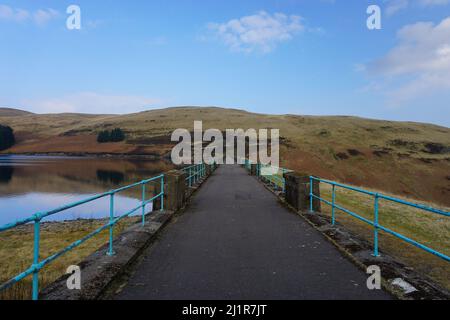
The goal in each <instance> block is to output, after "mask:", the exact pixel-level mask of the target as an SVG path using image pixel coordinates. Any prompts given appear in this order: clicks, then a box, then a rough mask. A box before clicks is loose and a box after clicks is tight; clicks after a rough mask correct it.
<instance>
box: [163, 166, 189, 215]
mask: <svg viewBox="0 0 450 320" xmlns="http://www.w3.org/2000/svg"><path fill="white" fill-rule="evenodd" d="M185 179H186V174H185V173H184V172H183V171H179V170H171V171H169V172H167V173H166V175H165V177H164V180H165V185H164V193H165V195H164V209H167V210H172V211H177V210H179V209H181V208H182V207H183V206H184V204H185V202H186V183H185Z"/></svg>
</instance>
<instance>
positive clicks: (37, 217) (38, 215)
mask: <svg viewBox="0 0 450 320" xmlns="http://www.w3.org/2000/svg"><path fill="white" fill-rule="evenodd" d="M163 176H164V175H163V174H161V175H159V176H156V177H153V178H150V179H147V180H142V181H139V182H136V183H133V184H131V185H128V186H125V187H122V188H119V189H115V190H111V191H107V192H104V193H101V194H98V195H95V196H92V197H90V198H86V199H84V200H80V201H78V202H74V203H70V204H67V205H64V206H62V207H59V208H56V209H52V210H50V211H45V212H42V213H36V214H35V215H33V216H31V217H29V218H26V219H21V220H17V221H15V222H12V223H9V224H5V225H3V226H0V232H2V231H6V230H9V229H12V228H15V227H18V226H21V225H24V224H27V223H30V222H33V221H36V220H41V219H43V218H45V217H48V216H51V215H54V214H57V213H59V212H61V211H65V210H69V209H72V208H74V207H77V206H80V205H83V204H86V203H89V202H92V201H95V200H98V199H101V198H104V197H107V196H109V195H111V194H116V193H118V192H121V191H124V190H127V189H130V188H133V187H136V186H139V185H142V184H147V183H149V182H153V181H156V180H158V179H161V178H162V177H163Z"/></svg>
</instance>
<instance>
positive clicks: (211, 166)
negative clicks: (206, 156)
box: [206, 164, 213, 177]
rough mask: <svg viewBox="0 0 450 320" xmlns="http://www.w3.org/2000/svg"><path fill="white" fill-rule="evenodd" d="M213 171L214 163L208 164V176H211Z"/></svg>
mask: <svg viewBox="0 0 450 320" xmlns="http://www.w3.org/2000/svg"><path fill="white" fill-rule="evenodd" d="M212 172H213V165H210V164H207V165H206V176H207V177H208V176H210V175H211V173H212Z"/></svg>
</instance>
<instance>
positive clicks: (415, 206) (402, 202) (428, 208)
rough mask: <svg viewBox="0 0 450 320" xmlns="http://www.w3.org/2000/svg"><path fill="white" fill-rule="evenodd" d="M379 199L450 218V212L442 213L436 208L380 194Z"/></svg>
mask: <svg viewBox="0 0 450 320" xmlns="http://www.w3.org/2000/svg"><path fill="white" fill-rule="evenodd" d="M378 197H379V198H383V199H386V200H389V201H393V202H397V203H400V204H405V205H408V206H410V207H414V208H417V209H422V210H426V211H429V212H433V213H437V214H440V215H443V216H446V217H450V212H446V211H442V210H439V209H435V208H432V207H428V206H425V205H423V204H418V203H413V202H409V201H405V200H402V199H398V198H393V197H389V196H385V195H383V194H380V193H379V194H378Z"/></svg>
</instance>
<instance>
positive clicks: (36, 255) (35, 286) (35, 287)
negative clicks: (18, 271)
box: [32, 218, 41, 300]
mask: <svg viewBox="0 0 450 320" xmlns="http://www.w3.org/2000/svg"><path fill="white" fill-rule="evenodd" d="M40 224H41V219H40V218H37V219H36V220H35V221H34V245H33V266H34V267H37V265H38V264H39V246H40V243H39V242H40V239H41V235H40V231H41V230H40ZM32 296H33V300H38V299H39V270H37V269H36V270H34V271H33V294H32Z"/></svg>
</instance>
